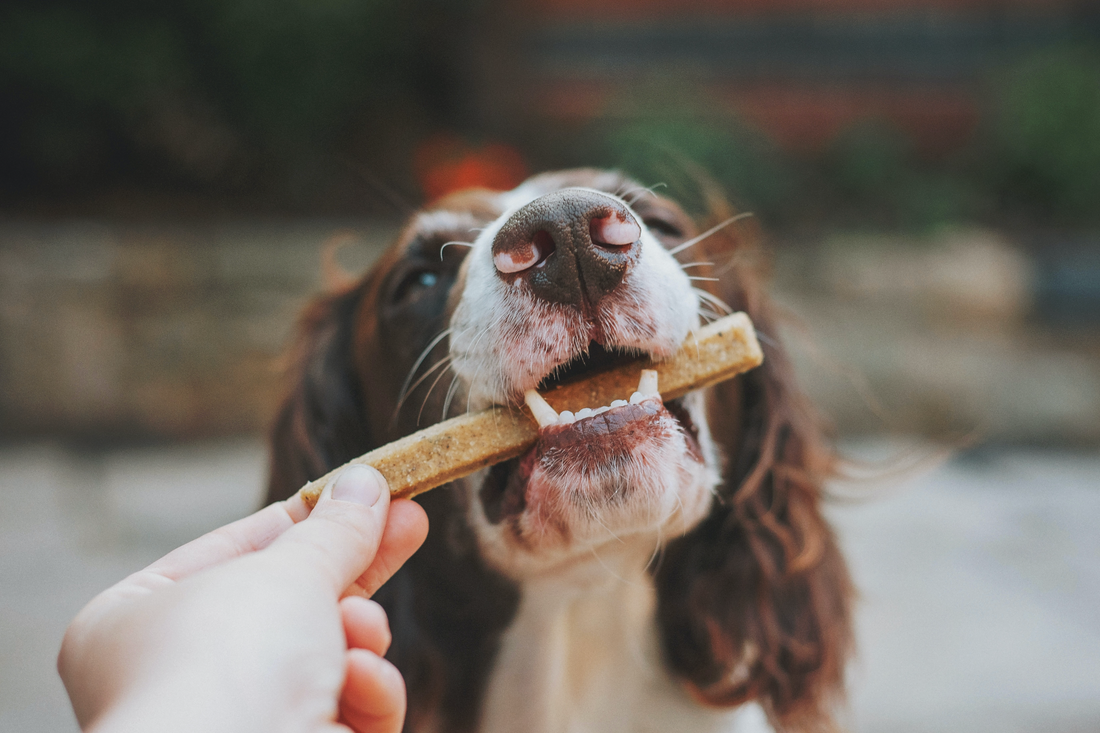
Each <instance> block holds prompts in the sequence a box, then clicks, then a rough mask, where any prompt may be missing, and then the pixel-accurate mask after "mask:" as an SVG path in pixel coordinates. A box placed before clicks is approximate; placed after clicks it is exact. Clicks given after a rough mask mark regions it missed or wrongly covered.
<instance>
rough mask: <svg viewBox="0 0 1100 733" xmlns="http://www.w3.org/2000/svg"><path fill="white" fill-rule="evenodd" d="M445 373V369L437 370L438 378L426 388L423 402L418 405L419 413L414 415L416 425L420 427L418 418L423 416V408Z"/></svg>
mask: <svg viewBox="0 0 1100 733" xmlns="http://www.w3.org/2000/svg"><path fill="white" fill-rule="evenodd" d="M446 373H447V370H446V369H440V370H439V376H437V377H436V378H435V379H434V380H433V381H432V386H431V387H428V393H427V394H426V395H424V401H423V402H421V403H420V411H419V412H417V413H416V425H417V427H419V426H420V418H421V417H422V416H423V415H424V408H425V407H427V406H428V400H429V399H430V398H431V396H432V391H434V390H435V385H437V384H439V380H440V379H442V378H443V375H444V374H446Z"/></svg>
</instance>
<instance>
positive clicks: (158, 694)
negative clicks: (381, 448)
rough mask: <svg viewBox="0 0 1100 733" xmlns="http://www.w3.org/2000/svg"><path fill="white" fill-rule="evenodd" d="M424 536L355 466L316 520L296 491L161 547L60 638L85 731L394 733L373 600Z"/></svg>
mask: <svg viewBox="0 0 1100 733" xmlns="http://www.w3.org/2000/svg"><path fill="white" fill-rule="evenodd" d="M427 529H428V520H427V517H426V516H425V514H424V511H423V510H422V509H421V508H420V506H419V505H417V504H415V503H413V502H411V501H407V500H395V501H393V502H392V503H391V501H390V498H389V491H388V489H387V487H386V482H385V480H384V479H383V478H382V476H381V475H380V474H379V473H378V472H377V471H375V470H374V469H370V468H367V467H356V468H354V469H351V470H348V471H345V472H344V473H343V474H341V475H340V476H339V477H338V479H337V481H336V482H334V484H333V486H331V487H329V488H326V489H325V491H324V492H323V493H322V495H321V498H320V501H319V502H318V503H317V506H316V508H315V509H314V510H313V511H312V513H311V512H310V511H309V509H308V508H307V507H306V505H305V504H303V503H302V501H301V499H299V498H298V497H294V498H292V499H290V500H288V501H285V502H280V503H278V504H273V505H271V506H269V507H266V508H265V509H262V510H261V511H259V512H257V513H255V514H253V515H251V516H248V517H245V518H244V519H241V520H239V521H237V522H234V523H232V524H229V525H226V526H225V527H222V528H220V529H217V530H215V531H213V532H211V533H209V534H207V535H204V536H203V537H200V538H199V539H197V540H195V541H193V542H191V543H189V544H187V545H184V546H183V547H180V548H179V549H177V550H175V551H173V552H171V553H169V554H168V555H166V556H165V557H163V558H161V559H160V560H158V561H157V562H155V563H153V564H152V565H150V566H149V567H147V568H145V569H144V570H142V571H140V572H137V573H135V574H133V575H131V576H130V577H128V578H126V579H125V580H123V581H122V582H120V583H118V584H117V585H115V586H113V587H111V588H109V589H107V590H106V591H104V592H103V593H101V594H100V595H98V596H96V598H94V599H93V600H92V601H91V602H90V603H89V604H88V605H87V606H86V607H85V608H84V609H83V610H82V611H81V612H80V613H79V614H78V615H77V616H76V618H75V619H74V620H73V622H72V623H71V624H70V625H69V628H68V630H67V631H66V633H65V639H64V642H63V643H62V646H61V653H60V655H59V657H58V663H57V664H58V671H59V672H60V673H61V679H62V680H63V681H64V683H65V688H66V690H68V693H69V698H70V699H71V700H72V704H73V710H74V712H75V713H76V717H77V721H78V722H79V723H80V726H81V729H82V730H84V731H90V732H92V733H131V731H133V732H135V733H136V732H137V731H151V730H156V731H163V732H165V733H174V732H175V731H199V730H201V731H207V732H210V733H219V732H220V731H227V732H228V731H232V732H233V733H248V732H251V731H256V732H257V733H258V732H259V731H264V732H265V733H270V732H275V731H287V732H288V733H289V732H291V731H294V732H302V733H304V732H307V731H308V732H309V733H314V732H318V733H320V732H324V733H330V732H333V733H334V732H336V731H344V732H345V733H346V732H347V731H356V733H398V731H400V730H401V725H402V722H403V721H404V716H405V704H406V698H405V685H404V681H403V680H402V678H401V675H400V673H399V672H398V671H397V669H396V668H395V667H394V666H393V665H392V664H390V663H389V662H388V661H386V660H385V659H384V658H383V655H384V654H385V652H386V649H387V648H388V647H389V643H390V631H389V624H388V621H387V619H386V614H385V612H384V611H383V610H382V607H381V606H379V605H378V604H377V603H375V602H374V601H371V600H369V597H370V595H371V594H373V593H374V592H375V591H376V590H377V589H378V588H379V587H380V586H381V585H382V583H384V582H385V581H386V580H387V579H388V578H389V577H390V576H391V575H392V574H393V573H394V572H395V571H396V570H397V568H399V567H400V566H401V565H402V564H403V563H404V562H405V561H406V560H407V559H408V558H409V557H410V556H411V555H412V553H413V552H414V551H415V550H416V548H418V547H419V546H420V544H421V543H422V542H423V541H424V537H425V536H426V534H427Z"/></svg>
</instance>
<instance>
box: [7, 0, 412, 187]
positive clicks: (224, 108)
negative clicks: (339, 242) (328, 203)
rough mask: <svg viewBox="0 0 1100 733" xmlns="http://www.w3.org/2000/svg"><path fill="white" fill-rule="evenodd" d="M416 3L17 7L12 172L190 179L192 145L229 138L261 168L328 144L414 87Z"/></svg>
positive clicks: (188, 1) (29, 3)
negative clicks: (139, 169) (148, 170)
mask: <svg viewBox="0 0 1100 733" xmlns="http://www.w3.org/2000/svg"><path fill="white" fill-rule="evenodd" d="M411 10H412V9H411V8H410V6H408V5H403V4H400V3H391V2H386V1H385V0H182V1H181V2H176V3H163V4H162V3H145V2H137V1H136V0H100V1H99V2H97V3H94V4H93V3H81V2H77V1H76V0H62V1H61V2H46V3H42V2H39V1H38V0H16V1H15V2H14V3H8V4H7V5H6V7H5V9H4V10H2V11H0V99H6V100H8V102H9V103H8V104H5V105H4V106H5V107H8V109H7V110H0V131H3V132H5V133H6V135H4V136H3V139H0V167H6V168H7V169H8V170H7V171H0V179H3V178H4V177H6V176H7V175H13V173H12V171H13V170H15V171H19V170H22V171H24V172H25V173H26V175H27V176H29V177H31V178H32V179H33V176H34V175H36V174H38V173H40V172H41V171H43V170H44V171H46V173H47V175H48V173H49V171H54V172H55V173H56V176H57V177H61V178H63V177H65V176H68V175H77V174H79V172H80V171H81V170H82V169H86V168H95V169H96V170H95V172H94V174H95V175H97V176H102V175H103V173H104V170H102V168H103V167H104V166H105V165H106V166H108V167H109V165H114V166H117V167H120V168H127V167H129V168H133V167H134V166H135V165H141V164H142V162H141V161H144V165H152V166H161V167H165V168H167V169H168V170H169V171H172V170H175V172H176V173H182V174H184V175H186V173H187V170H186V169H187V165H186V164H187V162H188V151H189V150H191V149H192V148H194V147H195V146H196V145H199V146H201V145H204V144H206V145H207V146H208V147H209V146H210V144H211V143H210V142H209V140H217V139H222V138H226V137H227V136H228V137H230V138H232V140H234V141H235V146H236V149H235V151H234V154H235V155H236V156H237V157H238V158H247V159H251V160H252V161H253V162H256V161H266V162H268V163H270V162H271V161H275V162H276V163H278V162H279V161H284V162H286V163H287V164H293V161H295V160H296V159H301V158H302V157H303V154H306V155H308V154H310V153H312V154H316V151H318V150H321V151H328V150H329V149H330V148H331V146H332V144H333V143H334V140H335V139H336V138H338V137H339V136H340V135H341V134H342V133H343V132H344V131H345V128H346V127H347V125H348V124H349V122H350V121H351V120H352V119H353V118H354V116H355V115H356V114H363V113H365V112H366V111H367V110H369V109H370V108H371V107H372V106H374V105H379V103H380V100H384V99H385V97H386V96H387V94H389V90H390V89H391V88H392V87H393V85H395V84H397V85H399V84H401V83H403V82H404V83H407V82H408V78H407V75H408V72H407V71H406V70H407V69H409V68H410V64H409V63H408V60H409V58H410V57H411V56H412V55H413V54H414V53H415V47H414V44H412V43H410V42H408V41H409V39H408V38H407V37H406V34H407V33H409V32H410V31H409V28H410V27H411V18H410V13H411ZM166 120H167V121H166ZM165 127H167V128H168V129H167V130H165V129H162V128H165ZM180 130H182V131H183V132H180ZM172 135H175V136H176V137H177V138H178V137H180V136H181V135H184V136H185V137H186V136H187V135H190V139H184V140H182V141H180V140H165V139H164V138H169V137H171V136H172ZM204 136H205V138H207V139H208V140H207V141H204V140H203V139H202V138H203V137H204ZM191 157H194V156H191ZM5 164H6V165H5ZM162 174H163V171H162ZM25 182H26V181H23V183H25ZM0 183H3V181H2V180H0ZM12 183H13V182H11V181H9V185H11V184H12ZM32 185H33V180H32Z"/></svg>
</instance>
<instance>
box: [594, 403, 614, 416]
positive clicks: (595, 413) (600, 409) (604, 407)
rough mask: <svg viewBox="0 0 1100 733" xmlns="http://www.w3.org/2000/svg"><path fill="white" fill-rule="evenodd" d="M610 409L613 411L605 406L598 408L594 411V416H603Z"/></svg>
mask: <svg viewBox="0 0 1100 733" xmlns="http://www.w3.org/2000/svg"><path fill="white" fill-rule="evenodd" d="M610 409H611V408H610V407H608V406H607V405H604V406H603V407H597V408H596V409H595V410H593V411H592V414H593V415H602V414H604V413H605V412H607V411H608V410H610Z"/></svg>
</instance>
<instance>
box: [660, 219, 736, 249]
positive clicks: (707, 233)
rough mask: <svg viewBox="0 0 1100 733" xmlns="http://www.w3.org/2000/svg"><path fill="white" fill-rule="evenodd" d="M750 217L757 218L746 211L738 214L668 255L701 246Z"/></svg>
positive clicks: (679, 246) (677, 247)
mask: <svg viewBox="0 0 1100 733" xmlns="http://www.w3.org/2000/svg"><path fill="white" fill-rule="evenodd" d="M750 216H755V214H753V213H752V212H751V211H746V212H744V213H741V214H737V215H736V216H731V217H730V218H728V219H726V220H725V221H723V222H722V223H720V224H715V225H714V226H712V227H711V228H710V229H708V230H706V231H705V232H703V233H702V234H700V235H699V236H697V237H692V238H691V239H689V240H688V241H686V242H684V243H683V244H681V245H678V246H676V247H673V248H672V249H670V250H669V251H668V253H669V254H670V255H676V254H679V253H680V252H683V251H684V250H685V249H687V248H688V247H691V246H693V245H696V244H699V242H702V241H703V240H704V239H706V238H707V237H709V236H711V235H712V234H716V233H717V232H720V231H722V230H723V229H725V228H726V227H728V226H729V225H730V224H732V223H734V222H735V221H740V220H741V219H747V218H748V217H750Z"/></svg>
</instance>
